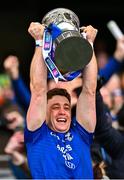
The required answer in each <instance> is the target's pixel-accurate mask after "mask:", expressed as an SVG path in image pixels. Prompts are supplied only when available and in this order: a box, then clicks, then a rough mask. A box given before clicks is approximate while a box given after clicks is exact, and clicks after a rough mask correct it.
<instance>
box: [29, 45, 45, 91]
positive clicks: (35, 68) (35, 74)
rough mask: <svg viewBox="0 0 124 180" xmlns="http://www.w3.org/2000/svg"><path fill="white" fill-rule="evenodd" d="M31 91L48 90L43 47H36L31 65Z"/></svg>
mask: <svg viewBox="0 0 124 180" xmlns="http://www.w3.org/2000/svg"><path fill="white" fill-rule="evenodd" d="M30 78H31V90H37V91H38V92H39V90H41V89H47V67H46V65H45V63H44V60H43V56H42V47H36V49H35V53H34V56H33V59H32V63H31V71H30Z"/></svg>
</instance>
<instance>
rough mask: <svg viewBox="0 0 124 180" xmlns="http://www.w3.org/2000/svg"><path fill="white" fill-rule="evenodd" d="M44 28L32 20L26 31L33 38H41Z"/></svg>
mask: <svg viewBox="0 0 124 180" xmlns="http://www.w3.org/2000/svg"><path fill="white" fill-rule="evenodd" d="M44 28H45V26H44V25H43V24H40V23H38V22H32V23H31V24H30V26H29V28H28V32H29V34H30V35H31V36H32V37H33V38H34V39H35V40H42V39H43V32H44Z"/></svg>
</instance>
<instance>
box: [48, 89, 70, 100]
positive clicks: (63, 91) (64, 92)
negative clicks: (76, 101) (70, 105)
mask: <svg viewBox="0 0 124 180" xmlns="http://www.w3.org/2000/svg"><path fill="white" fill-rule="evenodd" d="M57 95H59V96H65V97H66V98H67V99H68V101H69V102H71V96H70V94H69V93H68V92H67V90H66V89H63V88H53V89H51V90H49V91H48V92H47V100H49V99H51V98H52V97H53V96H57Z"/></svg>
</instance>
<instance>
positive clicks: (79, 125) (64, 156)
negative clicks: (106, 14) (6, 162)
mask: <svg viewBox="0 0 124 180" xmlns="http://www.w3.org/2000/svg"><path fill="white" fill-rule="evenodd" d="M28 31H29V33H30V34H31V36H32V37H33V38H34V39H35V40H42V38H43V32H44V26H43V25H41V24H40V23H31V24H30V26H29V29H28ZM83 31H84V32H85V33H86V34H87V40H88V41H89V42H90V43H93V42H94V40H95V37H96V34H97V30H96V29H94V28H93V27H92V26H87V27H84V28H83ZM82 73H83V88H82V91H81V93H80V96H79V98H78V102H77V109H76V119H73V120H71V99H70V95H69V94H68V92H67V91H66V90H65V89H62V88H55V89H52V90H50V91H48V93H47V67H46V65H45V63H44V60H43V55H42V46H38V47H36V48H35V53H34V56H33V58H32V62H31V69H30V78H31V82H30V88H31V101H30V106H29V109H28V112H27V127H26V129H25V143H26V147H27V157H28V163H29V168H30V171H31V174H32V177H33V178H35V179H39V178H40V179H51V178H53V179H80V178H81V179H89V178H93V172H92V163H91V157H90V144H91V142H92V137H93V132H94V129H95V125H96V110H95V92H96V82H97V64H96V58H95V55H94V53H93V56H92V59H91V61H90V63H89V64H88V65H87V66H86V67H85V69H84V70H83V72H82Z"/></svg>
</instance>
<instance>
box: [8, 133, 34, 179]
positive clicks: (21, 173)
mask: <svg viewBox="0 0 124 180" xmlns="http://www.w3.org/2000/svg"><path fill="white" fill-rule="evenodd" d="M5 153H6V154H8V155H10V156H11V162H10V166H11V168H12V170H13V173H14V174H15V176H16V177H17V179H29V178H31V176H30V172H29V169H28V164H27V158H26V154H25V146H24V132H23V130H19V131H16V132H15V133H14V134H13V135H12V137H11V138H10V139H9V142H8V143H7V145H6V147H5Z"/></svg>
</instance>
